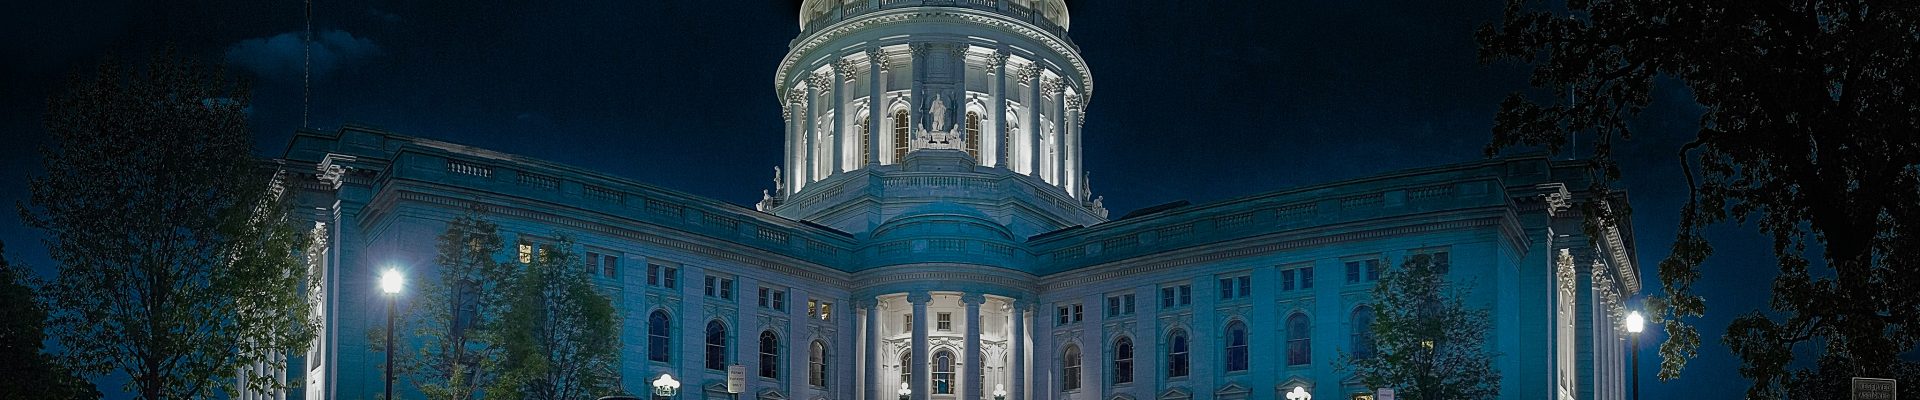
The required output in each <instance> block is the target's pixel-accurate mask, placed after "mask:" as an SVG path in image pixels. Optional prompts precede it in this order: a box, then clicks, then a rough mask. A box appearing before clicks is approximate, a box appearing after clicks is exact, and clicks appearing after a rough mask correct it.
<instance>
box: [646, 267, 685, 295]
mask: <svg viewBox="0 0 1920 400" xmlns="http://www.w3.org/2000/svg"><path fill="white" fill-rule="evenodd" d="M678 275H680V269H679V268H675V267H669V266H665V265H660V264H651V263H650V264H647V286H654V287H663V288H668V289H673V288H675V287H676V286H675V284H674V282H675V280H676V279H678V277H677V276H678Z"/></svg>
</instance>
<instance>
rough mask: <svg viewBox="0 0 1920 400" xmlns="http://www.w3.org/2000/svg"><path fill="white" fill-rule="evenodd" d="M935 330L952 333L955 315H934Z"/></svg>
mask: <svg viewBox="0 0 1920 400" xmlns="http://www.w3.org/2000/svg"><path fill="white" fill-rule="evenodd" d="M933 328H934V329H939V330H940V331H941V332H952V331H953V313H944V312H943V313H939V314H934V315H933Z"/></svg>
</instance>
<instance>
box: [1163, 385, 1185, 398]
mask: <svg viewBox="0 0 1920 400" xmlns="http://www.w3.org/2000/svg"><path fill="white" fill-rule="evenodd" d="M1192 398H1193V393H1192V392H1188V391H1187V389H1186V388H1178V387H1176V388H1172V389H1167V391H1165V392H1160V400H1189V399H1192Z"/></svg>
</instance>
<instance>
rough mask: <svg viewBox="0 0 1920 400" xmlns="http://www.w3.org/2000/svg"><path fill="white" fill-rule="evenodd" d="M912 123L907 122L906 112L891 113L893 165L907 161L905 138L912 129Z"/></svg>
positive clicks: (895, 111)
mask: <svg viewBox="0 0 1920 400" xmlns="http://www.w3.org/2000/svg"><path fill="white" fill-rule="evenodd" d="M912 127H913V124H912V121H909V120H907V110H894V111H893V163H894V164H900V163H904V162H906V161H907V144H908V143H907V141H908V139H907V136H908V132H909V130H910V129H912Z"/></svg>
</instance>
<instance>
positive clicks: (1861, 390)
mask: <svg viewBox="0 0 1920 400" xmlns="http://www.w3.org/2000/svg"><path fill="white" fill-rule="evenodd" d="M1898 383H1899V382H1898V381H1895V380H1892V379H1881V378H1858V377H1856V378H1853V400H1894V399H1897V398H1898V396H1900V391H1899V390H1896V389H1897V388H1898V387H1899V386H1898Z"/></svg>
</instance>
